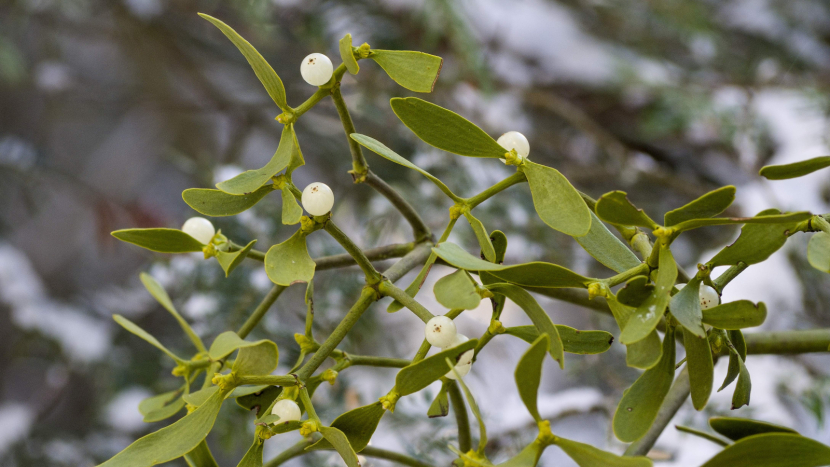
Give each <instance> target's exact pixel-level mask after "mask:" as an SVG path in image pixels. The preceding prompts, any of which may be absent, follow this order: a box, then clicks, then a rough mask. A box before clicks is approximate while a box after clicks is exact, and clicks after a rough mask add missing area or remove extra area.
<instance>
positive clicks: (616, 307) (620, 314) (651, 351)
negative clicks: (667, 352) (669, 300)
mask: <svg viewBox="0 0 830 467" xmlns="http://www.w3.org/2000/svg"><path fill="white" fill-rule="evenodd" d="M618 295H619V294H618ZM607 303H608V308H610V309H611V314H612V315H614V319H615V320H616V321H617V326H619V328H620V329H625V325H626V323H628V320H629V319H630V318H631V315H633V314H634V311H635V308H632V307H630V306H625V305H623V304H622V303H620V302H619V301H618V300H615V299H614V298H613V297H609V298H608V299H607ZM625 348H626V351H625V364H626V365H628V366H630V367H633V368H639V369H641V370H648V369H649V368H651V367H653V366H654V365H656V364H657V363H658V362H659V361H660V357H662V356H663V345H662V343H661V342H660V336H659V335H657V331H651V333H650V334H649V335H648V336H646V337H645V339H642V340H639V341H637V342H634V343H633V344H628V345H626V346H625Z"/></svg>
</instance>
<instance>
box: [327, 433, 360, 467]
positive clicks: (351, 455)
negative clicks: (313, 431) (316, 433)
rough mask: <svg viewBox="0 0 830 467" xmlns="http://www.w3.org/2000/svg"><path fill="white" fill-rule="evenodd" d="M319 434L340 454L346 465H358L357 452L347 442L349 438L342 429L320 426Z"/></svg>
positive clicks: (358, 466)
mask: <svg viewBox="0 0 830 467" xmlns="http://www.w3.org/2000/svg"><path fill="white" fill-rule="evenodd" d="M320 434H322V435H323V438H325V439H326V441H328V442H329V443H331V445H332V446H334V449H335V450H336V451H337V453H338V454H340V457H342V458H343V460H344V461H345V462H346V465H347V466H348V467H360V461H359V460H358V459H357V454H355V452H354V449H352V445H351V444H349V439H348V438H346V435H345V434H343V432H342V431H340V430H338V429H337V428H334V427H330V426H321V427H320Z"/></svg>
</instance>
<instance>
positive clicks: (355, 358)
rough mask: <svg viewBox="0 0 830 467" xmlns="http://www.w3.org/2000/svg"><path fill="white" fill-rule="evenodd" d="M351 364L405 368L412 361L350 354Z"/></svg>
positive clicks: (348, 357)
mask: <svg viewBox="0 0 830 467" xmlns="http://www.w3.org/2000/svg"><path fill="white" fill-rule="evenodd" d="M346 358H347V359H348V360H349V364H350V365H351V366H375V367H380V368H403V367H405V366H409V365H410V364H411V363H412V362H411V361H409V360H407V359H405V358H389V357H372V356H367V355H348V356H347V357H346Z"/></svg>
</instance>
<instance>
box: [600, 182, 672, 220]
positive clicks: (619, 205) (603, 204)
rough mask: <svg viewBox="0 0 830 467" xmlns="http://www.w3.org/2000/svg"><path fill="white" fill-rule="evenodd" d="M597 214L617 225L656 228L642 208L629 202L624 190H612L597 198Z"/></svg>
mask: <svg viewBox="0 0 830 467" xmlns="http://www.w3.org/2000/svg"><path fill="white" fill-rule="evenodd" d="M596 212H597V216H599V218H600V219H602V220H604V221H605V222H610V223H612V224H617V225H636V226H639V227H648V228H650V229H656V228H657V227H659V225H657V223H656V222H654V221H653V220H651V218H650V217H648V215H647V214H646V213H645V212H644V211H643V210H642V209H639V208H637V207H636V206H634V205H633V204H631V201H629V200H628V196H626V193H625V192H624V191H612V192H610V193H606V194H604V195H602V196H601V197H600V198H599V199H598V200H597V205H596Z"/></svg>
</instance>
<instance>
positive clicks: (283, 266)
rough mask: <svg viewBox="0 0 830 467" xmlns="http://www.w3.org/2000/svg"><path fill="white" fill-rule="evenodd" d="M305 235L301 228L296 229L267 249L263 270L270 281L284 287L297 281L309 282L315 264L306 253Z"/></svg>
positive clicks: (312, 275)
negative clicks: (292, 233) (290, 234)
mask: <svg viewBox="0 0 830 467" xmlns="http://www.w3.org/2000/svg"><path fill="white" fill-rule="evenodd" d="M306 236H307V234H306V233H305V232H303V231H302V229H300V230H297V232H295V233H294V235H292V236H291V237H289V238H288V240H286V241H284V242H282V243H279V244H277V245H274V246H272V247H271V248H269V249H268V252H267V253H266V254H265V272H266V273H267V274H268V278H270V279H271V281H272V282H274V283H275V284H278V285H282V286H285V287H287V286H289V285H291V284H295V283H298V282H311V279H312V278H313V277H314V269H315V268H316V267H317V264H316V263H315V262H314V260H313V259H311V256H310V255H309V254H308V247H307V246H306V241H305V239H306Z"/></svg>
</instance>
